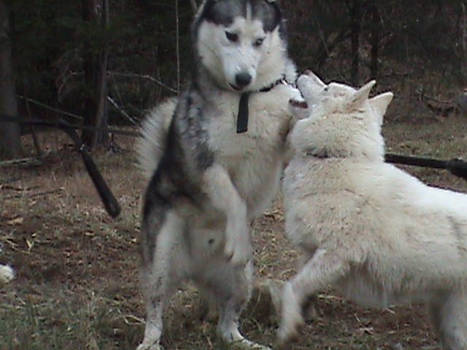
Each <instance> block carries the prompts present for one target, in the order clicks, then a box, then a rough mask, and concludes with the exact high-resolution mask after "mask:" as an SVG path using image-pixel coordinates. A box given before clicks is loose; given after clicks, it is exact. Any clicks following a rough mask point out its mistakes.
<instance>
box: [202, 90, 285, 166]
mask: <svg viewBox="0 0 467 350" xmlns="http://www.w3.org/2000/svg"><path fill="white" fill-rule="evenodd" d="M288 100H289V94H288V93H287V90H286V89H284V88H282V87H277V88H275V89H274V90H273V91H271V92H268V93H254V94H252V95H251V96H250V98H249V103H248V106H249V113H248V130H247V131H246V132H244V133H237V118H238V110H239V97H238V96H237V95H219V99H218V100H217V103H216V105H215V106H213V107H212V108H210V111H209V114H210V116H209V118H208V120H209V122H208V133H209V146H210V149H211V150H212V151H213V152H214V154H215V155H216V159H217V160H218V161H221V162H223V161H227V162H228V163H230V162H236V160H239V161H241V162H245V161H248V160H250V159H251V160H253V161H256V159H255V158H257V157H258V156H260V158H268V157H269V156H271V155H277V153H278V151H279V150H281V149H282V148H283V145H284V141H285V137H286V134H287V132H288V130H289V126H290V121H291V116H290V113H289V112H288V109H287V106H288Z"/></svg>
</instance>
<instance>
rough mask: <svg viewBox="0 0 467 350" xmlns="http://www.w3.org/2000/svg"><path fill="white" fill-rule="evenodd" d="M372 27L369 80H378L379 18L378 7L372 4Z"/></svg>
mask: <svg viewBox="0 0 467 350" xmlns="http://www.w3.org/2000/svg"><path fill="white" fill-rule="evenodd" d="M370 6H371V13H372V25H371V63H370V71H371V78H372V79H377V78H378V59H379V40H380V38H381V18H380V15H379V10H378V5H377V4H375V3H372V5H370Z"/></svg>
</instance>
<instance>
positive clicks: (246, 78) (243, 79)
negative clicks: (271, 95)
mask: <svg viewBox="0 0 467 350" xmlns="http://www.w3.org/2000/svg"><path fill="white" fill-rule="evenodd" d="M251 80H252V76H251V75H250V73H247V72H242V73H238V74H237V75H235V83H236V85H237V86H238V87H240V88H244V87H246V86H248V85H249V84H250V83H251Z"/></svg>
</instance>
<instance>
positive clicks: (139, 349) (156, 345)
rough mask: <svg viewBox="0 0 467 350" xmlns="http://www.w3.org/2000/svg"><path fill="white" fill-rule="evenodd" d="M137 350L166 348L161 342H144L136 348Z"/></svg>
mask: <svg viewBox="0 0 467 350" xmlns="http://www.w3.org/2000/svg"><path fill="white" fill-rule="evenodd" d="M136 350H164V348H163V347H162V345H160V344H159V342H157V343H153V344H147V343H146V342H143V343H142V344H140V345H139V346H138V347H137V348H136Z"/></svg>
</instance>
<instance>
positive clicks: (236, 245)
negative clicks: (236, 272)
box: [224, 225, 253, 266]
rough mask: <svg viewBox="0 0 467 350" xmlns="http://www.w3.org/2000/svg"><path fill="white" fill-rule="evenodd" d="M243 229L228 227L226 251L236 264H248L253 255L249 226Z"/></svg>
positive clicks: (229, 258)
mask: <svg viewBox="0 0 467 350" xmlns="http://www.w3.org/2000/svg"><path fill="white" fill-rule="evenodd" d="M242 226H244V227H243V228H241V229H236V230H231V229H229V228H227V232H226V242H225V249H224V253H225V256H226V258H227V260H229V261H230V262H231V263H232V264H234V265H235V266H241V265H246V264H247V263H248V261H250V259H251V256H252V253H253V252H252V247H251V243H250V235H249V232H248V226H247V225H242Z"/></svg>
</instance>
